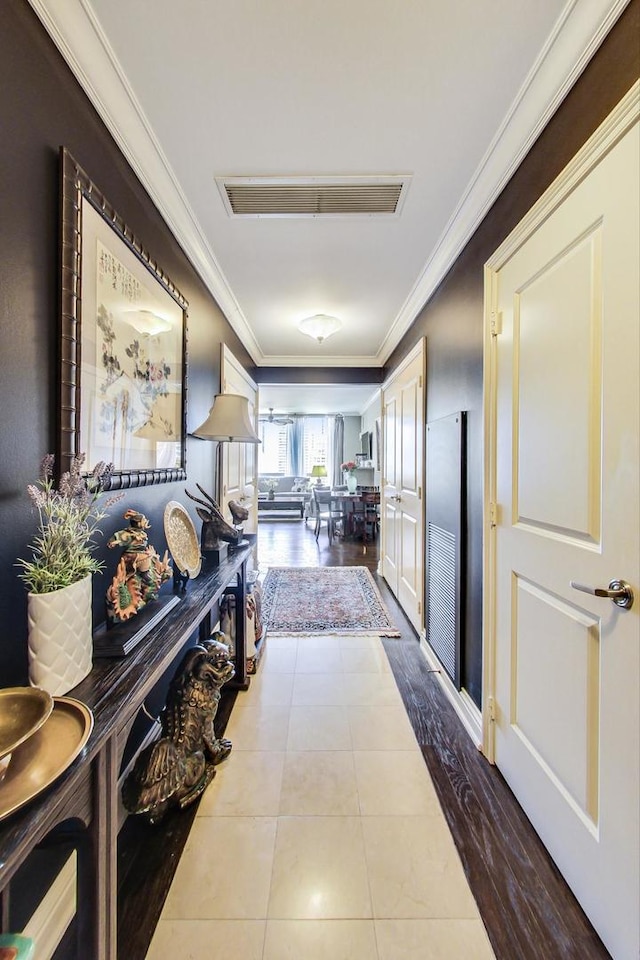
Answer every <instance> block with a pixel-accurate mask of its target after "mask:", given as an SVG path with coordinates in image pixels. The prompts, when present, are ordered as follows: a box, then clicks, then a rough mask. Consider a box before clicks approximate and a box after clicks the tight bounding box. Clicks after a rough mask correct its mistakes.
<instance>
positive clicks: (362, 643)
mask: <svg viewBox="0 0 640 960" xmlns="http://www.w3.org/2000/svg"><path fill="white" fill-rule="evenodd" d="M338 643H339V645H340V649H341V650H382V649H383V646H382V641H381V640H380V637H374V636H373V635H371V634H367V635H365V634H361V633H351V634H344V635H341V636H339V637H338Z"/></svg>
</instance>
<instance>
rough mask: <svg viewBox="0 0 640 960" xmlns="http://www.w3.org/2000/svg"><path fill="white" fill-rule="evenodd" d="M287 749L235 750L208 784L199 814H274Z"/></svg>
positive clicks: (265, 815) (222, 815)
mask: <svg viewBox="0 0 640 960" xmlns="http://www.w3.org/2000/svg"><path fill="white" fill-rule="evenodd" d="M284 757H285V755H284V753H282V752H269V751H253V750H237V751H236V750H232V752H231V754H230V755H229V757H228V758H227V759H226V760H225V762H224V763H223V764H220V766H218V767H217V768H216V776H215V777H214V778H213V781H212V782H211V783H210V784H209V786H208V787H207V789H206V791H205V793H204V795H203V797H202V800H201V801H200V806H199V807H198V813H197V814H196V816H198V817H275V816H277V815H278V810H279V808H280V788H281V786H282V771H283V768H284Z"/></svg>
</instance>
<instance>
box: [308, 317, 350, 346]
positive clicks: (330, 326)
mask: <svg viewBox="0 0 640 960" xmlns="http://www.w3.org/2000/svg"><path fill="white" fill-rule="evenodd" d="M341 326H342V322H341V321H340V320H338V318H337V317H329V316H327V314H325V313H317V314H316V315H315V317H307V319H306V320H301V321H300V323H299V324H298V330H299V331H300V333H305V334H306V335H307V336H308V337H312V338H313V339H314V340H317V341H318V343H322V341H323V340H326V339H327V337H330V336H331V334H332V333H337V331H338V330H339V329H340V327H341Z"/></svg>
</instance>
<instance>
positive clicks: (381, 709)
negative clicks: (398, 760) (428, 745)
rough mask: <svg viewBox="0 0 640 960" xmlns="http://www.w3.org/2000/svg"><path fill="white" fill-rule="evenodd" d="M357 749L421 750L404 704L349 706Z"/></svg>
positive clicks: (350, 726) (352, 737) (354, 742)
mask: <svg viewBox="0 0 640 960" xmlns="http://www.w3.org/2000/svg"><path fill="white" fill-rule="evenodd" d="M347 711H348V714H349V728H350V730H351V740H352V743H353V749H354V750H418V743H417V740H416V738H415V734H414V732H413V730H412V728H411V724H410V723H409V719H408V717H407V714H406V711H405V709H404V707H403V706H402V705H401V704H397V705H394V704H391V705H389V706H374V707H361V706H355V707H354V706H350V707H347Z"/></svg>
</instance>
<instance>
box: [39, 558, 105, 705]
mask: <svg viewBox="0 0 640 960" xmlns="http://www.w3.org/2000/svg"><path fill="white" fill-rule="evenodd" d="M28 618H29V681H30V682H31V684H32V686H34V687H42V688H43V689H44V690H46V691H47V692H48V693H50V694H51V695H52V696H57V697H60V696H63V695H64V694H65V693H68V692H69V690H71V688H72V687H75V685H76V684H77V683H80V681H81V680H84V678H85V677H86V676H87V674H88V673H89V671H90V670H91V666H92V663H93V637H92V634H91V574H88V575H87V576H86V577H85V578H84V579H83V580H78V581H77V583H72V584H71V585H70V586H69V587H64V588H63V589H62V590H54V591H53V592H52V593H30V594H29V595H28Z"/></svg>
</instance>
